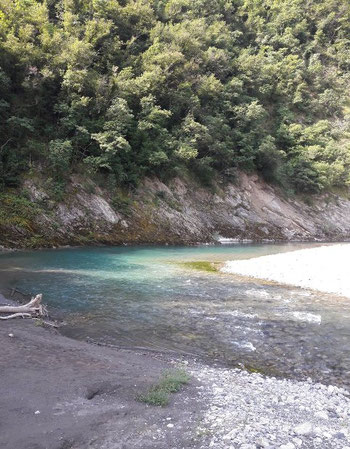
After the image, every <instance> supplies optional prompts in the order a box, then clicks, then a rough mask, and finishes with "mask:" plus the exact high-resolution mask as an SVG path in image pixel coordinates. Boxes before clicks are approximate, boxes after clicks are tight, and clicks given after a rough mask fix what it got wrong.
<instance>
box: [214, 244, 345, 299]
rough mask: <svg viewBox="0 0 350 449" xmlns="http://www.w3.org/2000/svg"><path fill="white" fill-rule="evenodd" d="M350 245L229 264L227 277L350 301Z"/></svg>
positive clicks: (326, 247)
mask: <svg viewBox="0 0 350 449" xmlns="http://www.w3.org/2000/svg"><path fill="white" fill-rule="evenodd" d="M349 261H350V243H342V244H335V245H327V246H321V247H317V248H311V249H302V250H298V251H291V252H288V253H282V254H275V255H272V256H262V257H256V258H254V259H248V260H233V261H229V262H226V263H225V265H224V266H223V268H222V271H223V272H225V273H236V274H240V275H243V276H251V277H255V278H260V279H267V280H271V281H276V282H279V283H282V284H289V285H294V286H298V287H303V288H310V289H313V290H319V291H322V292H325V293H335V294H337V295H341V296H346V297H349V298H350V275H349Z"/></svg>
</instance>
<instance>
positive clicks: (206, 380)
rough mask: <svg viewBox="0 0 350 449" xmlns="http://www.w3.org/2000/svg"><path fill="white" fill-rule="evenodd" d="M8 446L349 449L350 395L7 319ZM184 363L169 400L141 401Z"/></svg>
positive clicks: (2, 424)
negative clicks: (184, 374) (183, 377)
mask: <svg viewBox="0 0 350 449" xmlns="http://www.w3.org/2000/svg"><path fill="white" fill-rule="evenodd" d="M0 338H1V342H2V349H1V354H2V357H1V359H0V369H1V385H0V432H1V448H2V449H34V448H35V449H86V448H89V449H137V448H139V449H169V448H171V449H207V448H214V449H258V448H269V449H296V448H301V449H311V448H312V449H313V448H317V449H328V448H329V449H348V448H349V447H350V428H349V418H350V399H349V393H348V392H347V391H346V390H343V389H339V388H337V387H334V386H325V385H321V384H315V383H313V382H312V381H311V380H310V381H308V382H296V381H293V380H285V379H276V378H272V377H265V376H262V375H260V374H258V373H248V372H246V371H241V370H237V369H225V368H221V367H216V366H208V365H205V364H202V363H198V362H196V361H195V360H184V359H180V358H175V359H174V358H170V357H169V355H166V354H160V353H159V354H155V353H153V354H152V353H147V352H140V351H126V350H117V349H113V348H105V347H99V346H96V345H91V344H87V343H84V342H79V341H74V340H71V339H69V338H66V337H62V336H60V335H59V334H57V333H56V332H53V331H49V330H46V329H43V328H41V327H37V326H34V324H33V322H31V321H30V320H25V321H23V320H16V321H10V322H2V323H1V326H0ZM179 364H181V365H182V366H185V367H186V370H187V371H188V372H190V373H191V376H192V377H191V382H190V385H189V386H187V387H186V388H185V389H184V390H183V391H181V392H179V393H177V394H175V395H174V396H173V398H172V401H171V403H170V405H169V406H168V407H164V408H162V407H151V406H148V405H146V404H142V403H139V402H137V401H136V400H135V397H136V395H137V394H138V393H139V392H140V391H145V389H147V388H148V387H149V386H150V385H151V384H152V383H154V382H156V381H157V379H158V378H159V376H160V375H161V373H162V372H164V370H167V369H169V368H171V367H173V366H177V365H179Z"/></svg>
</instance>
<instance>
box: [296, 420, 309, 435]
mask: <svg viewBox="0 0 350 449" xmlns="http://www.w3.org/2000/svg"><path fill="white" fill-rule="evenodd" d="M294 432H295V433H296V434H297V435H309V434H310V433H311V432H312V424H311V423H309V422H304V423H302V424H299V425H298V426H296V427H295V428H294Z"/></svg>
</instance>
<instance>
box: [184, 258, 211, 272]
mask: <svg viewBox="0 0 350 449" xmlns="http://www.w3.org/2000/svg"><path fill="white" fill-rule="evenodd" d="M182 265H183V266H185V267H187V268H192V269H194V270H201V271H208V272H210V273H214V272H216V271H218V269H217V267H216V266H215V265H214V263H213V262H207V261H193V262H183V263H182Z"/></svg>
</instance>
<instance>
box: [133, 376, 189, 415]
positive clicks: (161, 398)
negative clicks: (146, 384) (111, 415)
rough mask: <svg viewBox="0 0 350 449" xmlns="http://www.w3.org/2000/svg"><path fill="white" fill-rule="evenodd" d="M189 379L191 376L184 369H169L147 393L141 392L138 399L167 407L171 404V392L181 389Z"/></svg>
mask: <svg viewBox="0 0 350 449" xmlns="http://www.w3.org/2000/svg"><path fill="white" fill-rule="evenodd" d="M189 380H190V376H189V375H188V374H187V373H186V371H185V370H183V369H177V370H174V371H167V372H166V373H164V374H163V376H162V377H161V378H160V379H159V381H158V383H157V384H155V385H152V386H151V388H150V389H149V390H148V391H147V392H146V393H143V394H139V395H138V396H137V397H136V399H137V400H138V401H140V402H144V403H146V404H149V405H157V406H160V407H165V406H166V405H168V404H169V401H170V393H176V392H177V391H179V390H180V389H181V387H182V386H183V385H185V384H187V383H188V382H189Z"/></svg>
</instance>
